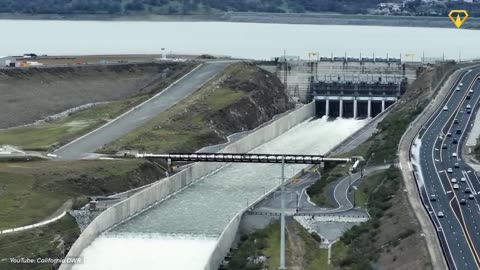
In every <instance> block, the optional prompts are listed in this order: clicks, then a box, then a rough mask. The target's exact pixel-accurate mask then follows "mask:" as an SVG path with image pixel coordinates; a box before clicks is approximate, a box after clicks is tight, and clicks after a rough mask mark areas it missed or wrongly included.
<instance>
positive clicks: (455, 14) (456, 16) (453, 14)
mask: <svg viewBox="0 0 480 270" xmlns="http://www.w3.org/2000/svg"><path fill="white" fill-rule="evenodd" d="M448 17H449V18H450V20H451V21H452V22H453V24H455V26H457V28H460V26H462V24H463V23H464V22H465V21H466V20H467V18H468V12H467V11H466V10H464V9H454V10H451V11H450V13H449V14H448Z"/></svg>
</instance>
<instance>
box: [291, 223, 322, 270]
mask: <svg viewBox="0 0 480 270" xmlns="http://www.w3.org/2000/svg"><path fill="white" fill-rule="evenodd" d="M293 226H295V231H296V233H298V235H299V236H300V238H301V240H302V242H303V243H305V255H304V256H303V259H304V264H305V270H317V269H322V270H328V269H330V267H329V265H328V250H327V249H320V248H319V242H318V241H317V240H316V239H314V237H312V235H311V234H309V233H308V231H307V230H305V228H303V227H302V225H300V224H299V223H298V222H294V223H293Z"/></svg>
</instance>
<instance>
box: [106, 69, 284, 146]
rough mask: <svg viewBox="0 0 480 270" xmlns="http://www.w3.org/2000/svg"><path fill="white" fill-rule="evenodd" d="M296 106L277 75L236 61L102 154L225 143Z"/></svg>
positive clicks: (114, 143)
mask: <svg viewBox="0 0 480 270" xmlns="http://www.w3.org/2000/svg"><path fill="white" fill-rule="evenodd" d="M291 108H293V104H292V103H290V102H289V98H288V96H287V94H286V93H285V91H284V89H283V85H282V83H281V82H280V80H278V78H277V77H275V76H274V75H273V74H271V73H269V72H266V71H264V70H262V69H260V68H258V67H257V66H255V65H254V64H251V63H246V62H245V63H237V64H233V65H231V66H229V67H228V68H227V69H226V70H224V71H223V72H222V73H221V74H219V75H217V76H216V77H215V78H214V79H213V80H211V81H210V82H209V83H207V84H206V85H205V86H203V87H202V88H201V89H200V90H198V91H197V92H195V93H194V94H192V95H191V96H189V97H188V98H186V99H185V100H183V101H182V102H181V103H178V104H176V105H175V106H173V107H172V108H170V109H169V110H168V111H166V112H165V113H162V114H161V115H159V116H158V117H157V118H155V119H153V120H152V121H151V122H149V123H148V124H147V125H146V126H144V127H142V128H141V129H139V130H136V131H134V132H132V133H130V134H128V135H127V136H125V137H123V138H121V139H120V140H117V141H115V142H113V143H112V144H110V145H107V146H106V147H105V148H104V149H102V150H101V151H102V152H108V153H114V152H117V151H119V150H125V149H127V150H140V151H155V152H189V151H195V150H198V149H200V148H202V147H204V146H206V145H213V144H218V143H223V142H226V137H227V136H228V135H230V134H232V133H235V132H239V131H244V130H250V129H253V128H255V127H257V126H259V125H260V124H262V123H264V122H266V121H269V120H270V119H272V117H273V116H274V115H276V114H278V113H282V112H284V111H286V110H288V109H291Z"/></svg>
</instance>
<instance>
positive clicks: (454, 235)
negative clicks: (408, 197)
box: [411, 67, 480, 270]
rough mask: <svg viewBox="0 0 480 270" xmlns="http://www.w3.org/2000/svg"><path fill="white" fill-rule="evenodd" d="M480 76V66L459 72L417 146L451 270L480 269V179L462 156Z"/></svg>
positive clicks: (423, 184)
mask: <svg viewBox="0 0 480 270" xmlns="http://www.w3.org/2000/svg"><path fill="white" fill-rule="evenodd" d="M479 76H480V68H478V67H477V68H474V69H470V70H468V71H465V72H463V73H462V74H461V75H460V76H459V78H458V79H457V80H456V82H455V83H454V84H453V87H452V89H451V90H450V93H449V94H448V95H447V97H446V99H445V101H444V102H443V103H442V105H441V106H440V107H439V108H438V110H437V111H436V112H435V113H434V114H433V115H432V116H431V117H430V119H429V120H428V121H427V123H426V124H425V125H424V127H423V128H422V129H421V130H420V131H419V133H418V135H417V138H416V139H415V141H414V142H413V144H412V147H411V154H412V155H411V159H412V161H413V164H414V169H415V171H416V172H417V183H418V186H419V190H420V194H421V197H422V201H423V203H424V205H425V207H426V209H427V211H428V213H429V215H430V217H431V220H432V221H433V223H434V226H435V228H436V230H437V235H438V237H439V240H440V243H441V245H442V249H443V252H444V256H445V258H446V261H447V264H448V266H449V268H450V269H462V270H463V269H480V256H479V253H480V206H479V202H478V200H479V199H480V198H479V197H478V194H477V192H479V194H480V180H479V179H478V178H477V175H476V174H475V172H474V170H473V169H472V168H470V167H469V166H468V165H467V164H466V163H465V162H464V161H463V159H462V146H463V144H464V142H465V140H466V138H465V137H466V134H468V132H469V131H470V129H471V127H472V125H473V121H474V118H475V117H474V115H475V113H476V110H477V109H478V104H479V100H480V80H479ZM468 108H471V109H468ZM470 195H472V196H470Z"/></svg>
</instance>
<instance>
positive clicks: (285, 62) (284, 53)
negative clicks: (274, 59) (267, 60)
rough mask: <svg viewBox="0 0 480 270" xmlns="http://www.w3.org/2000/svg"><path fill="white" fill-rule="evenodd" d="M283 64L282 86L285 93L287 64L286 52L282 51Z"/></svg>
mask: <svg viewBox="0 0 480 270" xmlns="http://www.w3.org/2000/svg"><path fill="white" fill-rule="evenodd" d="M283 62H284V64H285V66H284V68H285V70H284V73H283V84H284V85H285V91H287V76H288V63H287V51H286V50H283Z"/></svg>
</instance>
